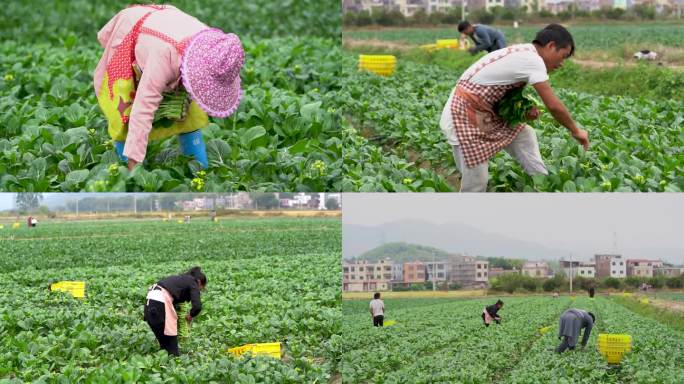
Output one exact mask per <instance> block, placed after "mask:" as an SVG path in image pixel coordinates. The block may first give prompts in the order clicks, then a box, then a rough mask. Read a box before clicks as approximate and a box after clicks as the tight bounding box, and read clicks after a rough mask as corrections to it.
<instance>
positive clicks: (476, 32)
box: [458, 20, 506, 55]
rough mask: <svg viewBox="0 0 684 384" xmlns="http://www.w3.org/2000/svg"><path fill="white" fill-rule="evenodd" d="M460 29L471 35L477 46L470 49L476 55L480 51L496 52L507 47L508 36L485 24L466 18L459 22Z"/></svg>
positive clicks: (463, 32)
mask: <svg viewBox="0 0 684 384" xmlns="http://www.w3.org/2000/svg"><path fill="white" fill-rule="evenodd" d="M458 31H459V32H461V33H462V34H464V35H466V36H468V37H470V38H471V39H472V40H473V42H474V43H475V46H474V47H472V48H469V49H468V52H470V54H472V55H474V54H476V53H478V52H480V51H487V52H494V51H496V50H498V49H501V48H505V47H506V38H505V37H504V34H503V32H501V31H499V30H498V29H494V28H492V27H490V26H487V25H484V24H475V25H473V24H470V22H469V21H467V20H464V21H461V22H460V23H458Z"/></svg>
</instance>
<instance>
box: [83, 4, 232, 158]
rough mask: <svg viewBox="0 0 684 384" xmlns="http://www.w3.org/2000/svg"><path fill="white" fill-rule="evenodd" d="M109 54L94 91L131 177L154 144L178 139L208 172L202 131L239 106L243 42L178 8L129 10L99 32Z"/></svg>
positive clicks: (151, 6) (97, 72)
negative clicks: (131, 171)
mask: <svg viewBox="0 0 684 384" xmlns="http://www.w3.org/2000/svg"><path fill="white" fill-rule="evenodd" d="M97 40H98V41H99V43H100V45H101V46H102V48H104V52H103V53H102V57H101V58H100V61H99V63H98V65H97V67H96V68H95V72H94V75H93V86H94V87H95V94H96V96H97V100H98V103H99V105H100V108H101V109H102V111H103V113H104V115H105V117H106V118H107V121H108V130H109V135H110V136H111V138H112V139H113V141H114V143H113V144H114V148H115V150H116V153H117V154H118V155H119V158H120V159H121V160H122V161H124V162H127V163H128V168H129V169H130V170H132V169H133V168H134V167H135V166H136V164H139V163H142V162H143V161H144V160H145V158H146V156H147V146H148V142H149V140H161V139H164V138H167V137H171V136H176V135H178V141H179V143H180V152H181V153H182V154H183V155H185V156H188V157H193V158H194V159H195V160H197V161H198V162H199V163H200V164H201V165H202V167H203V168H207V167H208V165H209V164H208V159H207V152H206V147H205V144H204V139H203V137H202V133H201V131H200V129H202V128H206V127H207V126H208V125H209V116H213V117H218V118H226V117H228V116H230V115H232V114H233V113H234V112H235V111H236V110H237V108H238V106H239V104H240V99H241V97H242V90H241V88H240V69H241V68H242V65H243V63H244V59H245V54H244V51H243V48H242V43H241V42H240V38H239V37H238V36H237V35H235V34H233V33H225V32H223V31H221V30H220V29H218V28H211V27H209V26H208V25H206V24H204V23H203V22H201V21H200V20H198V19H197V18H195V17H194V16H192V15H189V14H187V13H185V12H183V11H181V10H179V9H178V8H176V7H174V6H172V5H155V4H145V5H131V6H129V7H127V8H125V9H123V10H121V11H120V12H119V13H117V14H116V15H115V16H114V17H112V19H111V20H109V21H108V22H107V24H105V26H104V27H102V29H100V31H99V32H98V33H97Z"/></svg>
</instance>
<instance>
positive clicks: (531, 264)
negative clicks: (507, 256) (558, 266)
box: [522, 261, 551, 279]
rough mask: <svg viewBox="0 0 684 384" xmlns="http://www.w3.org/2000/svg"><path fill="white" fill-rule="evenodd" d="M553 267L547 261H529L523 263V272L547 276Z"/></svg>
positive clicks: (542, 276) (531, 275) (536, 275)
mask: <svg viewBox="0 0 684 384" xmlns="http://www.w3.org/2000/svg"><path fill="white" fill-rule="evenodd" d="M550 271H551V269H550V268H549V265H548V264H547V263H546V262H545V261H528V262H526V263H525V264H523V267H522V274H523V275H524V276H529V277H537V278H544V279H545V278H547V277H549V274H550Z"/></svg>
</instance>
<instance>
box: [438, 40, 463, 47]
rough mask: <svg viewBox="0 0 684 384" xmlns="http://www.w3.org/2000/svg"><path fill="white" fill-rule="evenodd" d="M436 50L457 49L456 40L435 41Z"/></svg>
mask: <svg viewBox="0 0 684 384" xmlns="http://www.w3.org/2000/svg"><path fill="white" fill-rule="evenodd" d="M436 45H437V48H440V49H441V48H451V49H456V48H458V39H439V40H437V44H436Z"/></svg>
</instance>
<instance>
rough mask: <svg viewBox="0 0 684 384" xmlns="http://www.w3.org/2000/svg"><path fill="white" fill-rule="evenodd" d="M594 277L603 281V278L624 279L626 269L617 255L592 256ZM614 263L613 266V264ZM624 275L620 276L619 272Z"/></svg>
mask: <svg viewBox="0 0 684 384" xmlns="http://www.w3.org/2000/svg"><path fill="white" fill-rule="evenodd" d="M594 261H595V267H596V277H597V278H599V279H603V278H605V277H617V278H620V277H626V276H627V269H626V266H625V264H624V261H623V260H622V256H620V255H617V254H597V255H594ZM613 263H615V264H613ZM622 270H624V273H622V274H620V271H622Z"/></svg>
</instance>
